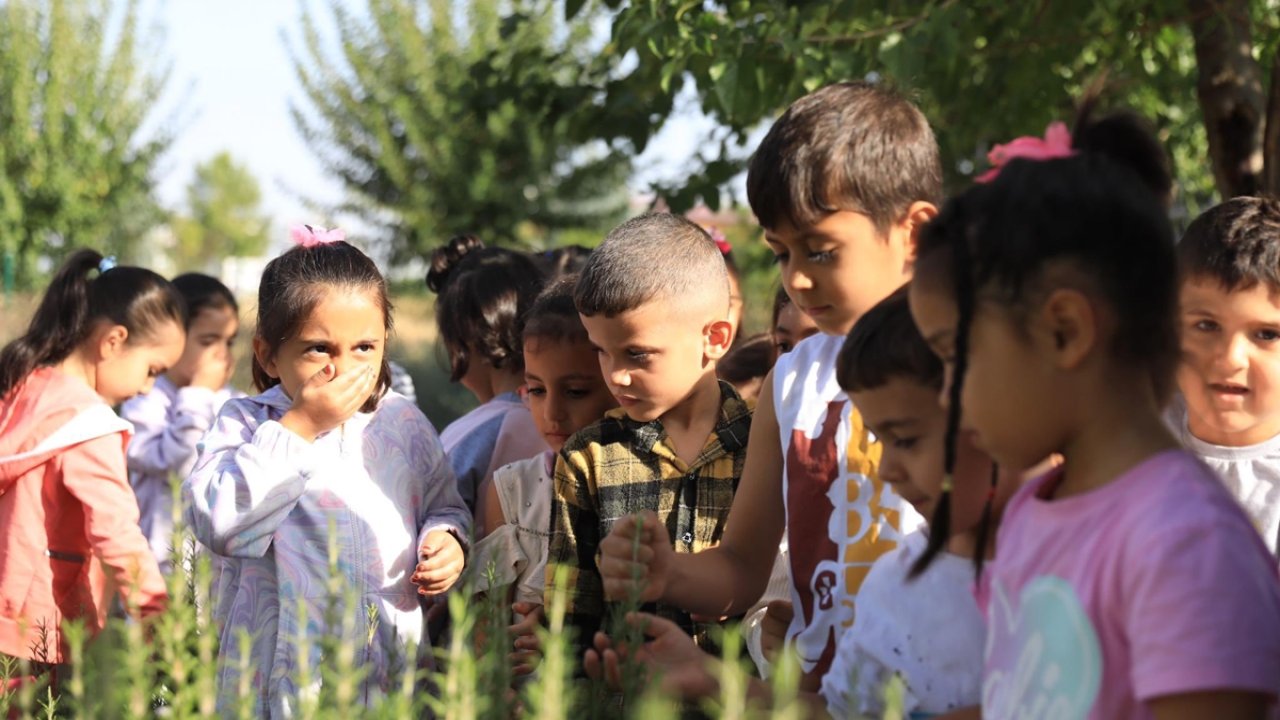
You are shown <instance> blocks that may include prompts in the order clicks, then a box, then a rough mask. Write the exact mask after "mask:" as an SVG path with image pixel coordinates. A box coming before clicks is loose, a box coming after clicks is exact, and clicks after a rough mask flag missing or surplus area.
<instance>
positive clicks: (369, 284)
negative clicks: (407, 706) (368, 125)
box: [182, 227, 470, 717]
mask: <svg viewBox="0 0 1280 720" xmlns="http://www.w3.org/2000/svg"><path fill="white" fill-rule="evenodd" d="M294 238H295V240H296V241H297V242H298V246H297V247H294V248H292V249H290V250H289V251H288V252H286V253H284V254H283V255H281V256H280V257H278V258H276V259H275V260H272V261H271V262H270V263H269V264H268V265H267V268H266V270H265V271H263V274H262V282H261V285H260V286H259V289H258V327H257V331H256V333H255V335H254V338H253V353H254V361H253V377H254V384H255V385H256V386H257V387H258V389H259V390H260V391H261V394H259V395H257V396H255V397H251V398H243V399H236V400H230V401H228V402H227V404H226V405H224V406H223V408H222V410H221V412H219V413H218V418H217V420H216V421H215V422H214V425H213V429H211V430H210V431H209V434H208V435H207V436H205V439H204V442H203V448H202V450H201V453H200V459H199V461H198V462H197V463H196V467H195V469H194V470H193V471H192V472H191V475H190V476H189V477H188V478H187V480H186V482H185V483H183V487H182V490H183V502H184V503H185V505H186V507H187V516H188V522H189V523H190V525H191V527H192V530H193V531H194V533H195V535H196V538H197V539H199V541H200V542H201V543H202V544H204V545H205V546H207V547H208V548H209V549H210V550H212V551H213V552H214V553H215V554H217V555H220V556H222V558H223V559H224V569H223V571H222V576H221V578H220V580H219V584H220V588H219V597H218V598H217V603H216V605H215V609H216V613H217V618H216V619H217V621H218V624H219V631H220V639H221V647H220V650H219V656H218V665H219V668H218V702H219V708H220V711H221V712H228V711H229V709H230V708H231V707H232V706H233V705H232V703H233V702H234V700H235V698H236V697H237V688H238V687H239V685H240V684H241V683H242V682H245V683H248V684H249V685H250V686H251V687H252V688H253V690H254V692H255V693H256V695H257V698H256V701H255V704H254V714H255V715H270V716H271V717H283V716H289V715H290V714H292V713H295V712H296V711H297V701H298V695H299V693H313V692H315V690H316V687H315V684H316V683H318V682H320V681H319V680H314V681H313V684H312V686H310V687H305V688H300V687H298V679H297V678H296V677H295V671H297V670H298V668H299V666H302V665H304V664H305V666H306V667H307V668H309V669H310V672H311V673H312V677H313V678H319V677H320V671H321V668H322V663H323V662H324V660H325V659H324V658H323V657H322V655H321V650H322V648H321V646H320V645H319V643H318V642H317V640H318V639H319V638H320V637H322V636H323V635H326V634H328V635H330V636H333V635H341V636H342V637H343V639H344V640H345V641H347V642H354V643H357V646H358V647H359V648H360V649H361V650H360V652H361V658H360V664H361V666H362V669H364V670H365V671H366V674H365V675H364V676H363V678H362V680H361V685H362V687H361V690H360V692H359V696H360V698H361V699H362V701H371V700H372V699H374V698H376V697H378V696H380V695H381V694H382V693H385V692H387V691H388V690H389V689H390V688H391V687H392V686H393V685H398V683H399V682H400V677H399V673H400V672H401V670H402V668H403V667H404V666H405V664H406V663H412V662H413V657H412V656H411V655H410V654H409V652H408V651H409V648H410V647H411V646H412V645H413V643H415V642H416V641H417V640H418V638H419V637H420V635H421V630H422V624H423V614H422V611H421V608H420V606H419V602H418V594H419V593H421V594H423V595H428V596H434V595H438V594H441V593H443V592H444V591H445V590H447V589H448V588H449V587H450V586H451V585H452V584H453V583H454V581H455V580H456V579H457V577H458V575H459V574H460V573H461V570H462V544H461V543H462V542H463V539H464V538H466V537H467V536H468V531H469V529H470V517H469V516H468V514H467V511H466V506H465V505H463V503H462V499H461V498H459V497H458V494H457V490H456V488H455V486H454V483H453V476H452V473H451V471H450V469H449V465H448V462H447V461H446V460H445V458H444V453H443V450H442V449H441V448H440V443H439V441H438V439H437V438H436V434H435V431H434V430H433V429H432V427H431V424H430V423H429V422H427V419H426V418H425V417H423V415H422V413H421V411H419V410H418V408H417V407H416V406H414V405H413V404H412V403H410V402H408V401H407V400H405V399H404V398H402V397H400V396H398V395H394V394H387V393H386V388H387V384H388V382H389V373H388V371H387V365H386V355H385V345H386V341H387V334H388V332H389V331H390V329H391V307H390V303H389V302H388V301H387V291H386V284H385V282H384V281H383V278H382V276H381V275H380V274H379V273H378V270H377V268H376V267H375V266H374V264H373V262H372V261H370V260H369V258H368V257H366V256H365V255H364V254H363V253H361V252H360V251H359V250H357V249H355V248H354V247H352V246H351V245H348V244H347V243H346V242H344V241H343V240H342V239H341V238H342V236H341V234H340V232H339V231H323V230H313V229H312V228H309V227H306V228H303V229H295V232H294ZM335 544H336V547H334V545H335ZM330 552H333V553H335V554H336V567H337V568H338V569H339V573H340V577H338V578H331V577H330V559H329V555H330ZM419 557H421V559H422V560H421V562H419ZM415 563H416V564H417V570H416V572H415V570H414V566H415ZM411 576H412V577H411ZM331 581H332V582H336V583H337V585H338V593H339V595H338V596H337V597H334V596H332V594H331ZM414 583H417V584H418V585H419V589H418V590H417V591H416V592H415V589H414ZM343 593H354V596H355V600H356V604H355V605H354V606H352V605H349V604H348V601H349V600H350V598H348V597H346V596H345V595H343ZM331 607H332V609H333V612H332V614H330V609H331ZM366 608H368V609H371V611H373V612H376V618H373V619H372V620H370V621H366V620H365V617H366ZM357 619H358V622H357ZM366 622H369V627H364V625H365V623H366ZM350 625H356V627H354V628H352V627H350ZM242 631H248V632H249V633H250V634H251V635H252V636H253V643H252V647H251V650H250V653H251V655H250V657H249V658H240V657H238V656H239V654H240V652H239V641H238V639H237V638H238V634H239V633H240V632H242ZM304 638H305V639H306V640H307V642H308V643H309V645H308V646H307V650H308V651H309V654H308V656H307V657H305V658H303V657H300V654H301V653H302V652H303V648H302V646H301V645H300V643H301V642H302V640H303V639H304ZM242 663H247V665H248V667H249V671H250V672H251V673H252V678H250V679H245V680H241V679H240V678H239V676H238V675H239V670H238V668H239V667H241V665H242Z"/></svg>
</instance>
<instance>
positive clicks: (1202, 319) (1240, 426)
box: [1178, 278, 1280, 447]
mask: <svg viewBox="0 0 1280 720" xmlns="http://www.w3.org/2000/svg"><path fill="white" fill-rule="evenodd" d="M1181 315H1182V365H1181V366H1180V367H1179V370H1178V387H1179V388H1180V389H1181V390H1182V395H1183V397H1185V398H1186V401H1187V419H1188V422H1189V424H1190V428H1191V432H1192V434H1194V435H1195V436H1196V437H1198V438H1200V439H1201V440H1204V441H1205V442H1208V443H1213V444H1215V445H1225V446H1230V447H1239V446H1244V445H1256V444H1257V443H1260V442H1263V441H1265V440H1269V439H1270V438H1273V437H1275V436H1276V435H1277V434H1280V294H1277V293H1275V292H1273V291H1272V290H1271V289H1270V288H1268V287H1267V286H1266V285H1264V284H1258V285H1255V286H1254V287H1252V288H1249V289H1248V290H1236V291H1234V292H1227V291H1226V290H1224V289H1223V288H1222V286H1221V285H1220V284H1219V283H1218V282H1217V281H1216V280H1214V279H1211V278H1201V279H1195V278H1192V279H1189V280H1188V281H1186V282H1184V283H1183V284H1182V291H1181Z"/></svg>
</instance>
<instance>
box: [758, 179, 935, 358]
mask: <svg viewBox="0 0 1280 720" xmlns="http://www.w3.org/2000/svg"><path fill="white" fill-rule="evenodd" d="M922 204H923V203H922ZM929 207H930V208H932V206H929ZM910 217H911V215H910V214H908V215H907V218H910ZM764 238H765V241H766V242H768V243H769V249H771V250H772V251H773V254H774V255H775V256H776V257H777V260H778V266H779V268H780V270H781V272H782V284H783V286H784V287H785V288H786V291H787V295H789V296H790V297H791V301H792V304H793V305H794V306H796V309H797V310H799V311H800V312H801V313H803V314H805V315H808V316H809V317H810V318H812V319H813V321H814V323H815V324H816V325H817V327H818V329H820V330H821V331H822V332H825V333H828V334H832V335H845V334H847V333H848V332H849V329H850V328H852V327H853V324H854V323H855V322H857V320H858V318H859V317H861V316H862V314H863V313H864V312H866V311H867V310H870V309H871V308H872V306H874V305H875V304H876V303H878V302H880V301H881V300H883V299H885V298H886V297H888V296H889V294H890V293H892V292H893V291H894V290H897V289H898V288H900V287H902V284H903V283H905V282H907V281H908V280H910V279H911V265H912V261H913V259H914V257H915V239H914V222H913V221H911V220H909V219H904V220H903V222H901V223H895V224H894V225H893V226H892V227H890V229H889V232H888V234H887V235H886V234H882V233H880V232H879V231H877V230H876V226H875V224H874V223H873V222H872V221H871V218H869V217H867V216H866V215H863V214H862V213H857V212H852V211H848V210H841V211H837V212H834V213H832V214H830V215H828V216H827V217H825V218H823V219H822V221H820V222H818V223H817V224H815V225H813V226H812V227H807V228H796V227H793V226H792V225H790V224H789V223H782V224H781V225H779V226H778V227H776V228H772V229H767V230H765V235H764Z"/></svg>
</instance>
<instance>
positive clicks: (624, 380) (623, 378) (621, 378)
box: [609, 368, 631, 387]
mask: <svg viewBox="0 0 1280 720" xmlns="http://www.w3.org/2000/svg"><path fill="white" fill-rule="evenodd" d="M609 382H610V383H612V384H614V385H617V386H618V387H626V386H628V385H630V384H631V373H630V372H628V371H627V370H626V369H625V368H617V369H615V370H610V371H609Z"/></svg>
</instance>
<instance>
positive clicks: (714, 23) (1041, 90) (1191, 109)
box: [569, 0, 1280, 211]
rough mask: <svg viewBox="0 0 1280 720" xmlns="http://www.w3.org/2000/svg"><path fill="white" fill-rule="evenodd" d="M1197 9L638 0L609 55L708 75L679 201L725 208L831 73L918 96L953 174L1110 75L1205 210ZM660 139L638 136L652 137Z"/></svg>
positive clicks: (1269, 16)
mask: <svg viewBox="0 0 1280 720" xmlns="http://www.w3.org/2000/svg"><path fill="white" fill-rule="evenodd" d="M576 5H577V3H570V5H569V7H570V12H572V8H573V7H574V6H576ZM1248 5H1249V8H1250V12H1251V13H1252V18H1253V25H1254V28H1255V29H1254V36H1255V37H1256V38H1258V39H1259V45H1258V46H1257V47H1256V48H1255V51H1256V54H1259V55H1261V54H1263V53H1267V54H1270V53H1274V52H1275V47H1274V46H1275V38H1276V37H1277V36H1278V34H1280V33H1278V31H1280V14H1277V13H1276V6H1275V4H1274V2H1273V1H1271V0H1250V2H1249V3H1248ZM1197 19H1201V20H1202V19H1203V18H1195V17H1193V16H1192V15H1191V11H1190V10H1189V9H1188V5H1187V3H1186V2H1184V1H1183V0H1107V2H1101V3H1088V4H1085V3H1062V2H1035V3H1010V2H1002V1H1000V0H974V1H972V2H968V1H966V2H959V1H957V0H880V1H879V2H872V3H868V2H862V1H861V0H833V1H832V2H823V3H802V2H792V1H787V0H710V1H706V2H704V1H703V0H680V1H679V2H671V0H635V1H634V2H630V3H627V4H626V5H625V6H624V7H622V8H621V9H620V10H619V11H618V12H617V13H616V14H615V15H614V16H613V20H612V25H611V36H610V42H609V43H608V44H607V45H606V47H605V48H604V50H603V51H602V53H601V59H600V62H602V63H607V62H608V61H609V60H610V59H611V58H618V57H625V56H629V55H633V56H634V57H636V58H637V59H638V63H635V65H634V68H633V69H632V70H631V72H630V73H629V74H627V75H625V76H623V77H621V78H618V79H617V80H616V82H615V85H616V86H618V87H626V88H627V89H628V92H630V93H635V94H641V95H646V94H647V95H654V94H656V95H659V96H661V97H664V98H670V97H672V96H674V94H675V93H676V92H678V91H679V90H680V88H681V87H682V86H683V85H684V84H685V83H690V84H692V86H693V88H694V89H695V90H696V92H697V96H698V98H699V100H700V103H701V107H702V110H703V111H704V112H705V113H707V114H708V115H709V116H711V117H712V118H713V119H714V120H715V121H717V122H718V123H720V125H722V126H723V128H724V129H725V131H726V132H725V134H724V137H723V139H722V141H721V142H720V147H719V148H718V151H717V152H714V153H712V154H710V155H708V156H706V157H703V158H702V160H703V163H702V164H703V170H702V171H701V172H700V173H697V174H696V175H695V177H692V178H690V179H689V180H688V181H687V182H684V183H682V184H680V185H678V186H675V187H669V188H658V189H659V191H660V192H662V193H663V194H664V195H666V196H667V197H668V199H669V201H670V203H671V206H672V208H673V209H675V210H677V211H679V210H683V209H685V208H688V207H690V206H692V204H693V203H694V202H696V201H697V200H698V199H699V198H701V199H703V200H705V201H706V202H707V203H708V204H709V205H712V206H713V207H714V206H715V203H716V202H718V197H719V194H720V191H721V188H722V187H723V186H724V185H725V183H726V182H727V181H728V180H729V179H730V178H732V177H733V176H734V175H735V174H736V173H737V172H740V171H741V170H742V169H743V167H744V160H745V157H746V156H747V154H748V152H749V150H750V149H749V148H745V147H743V145H744V143H745V141H746V138H747V135H748V133H749V132H750V131H751V130H752V129H754V128H756V127H758V126H759V124H760V123H762V122H765V121H768V120H770V119H771V118H772V117H774V116H775V115H776V114H777V113H779V112H781V110H782V109H784V108H785V107H786V106H787V105H788V104H790V103H791V102H792V101H794V100H795V99H797V98H799V97H800V96H802V95H804V94H805V93H807V92H810V91H812V90H815V89H817V88H818V87H820V86H822V85H825V84H828V83H831V82H835V81H839V80H846V79H856V78H864V77H868V76H872V77H874V76H879V77H881V78H884V79H885V80H887V81H889V82H892V83H893V84H895V85H897V86H899V87H902V88H905V89H907V90H909V91H910V92H911V93H912V94H913V95H914V96H915V97H916V98H917V100H918V101H919V102H920V104H921V106H922V108H923V109H924V111H925V113H926V114H927V115H928V117H929V118H930V120H931V121H932V123H933V125H934V127H935V129H936V130H937V133H938V137H939V141H940V144H941V146H942V151H943V156H944V162H945V168H946V170H947V173H948V179H949V181H950V183H951V184H952V185H953V186H958V185H962V184H963V183H965V182H967V177H968V176H969V175H971V174H972V173H973V172H974V171H975V170H980V169H981V168H982V167H983V166H984V164H985V159H984V158H985V153H986V150H987V149H988V148H989V147H990V146H991V145H992V144H993V143H996V142H1004V141H1006V140H1008V139H1010V138H1012V137H1015V136H1018V135H1026V134H1039V133H1041V132H1043V129H1044V128H1045V126H1046V125H1047V124H1048V123H1049V122H1051V121H1053V120H1059V119H1065V120H1068V121H1069V120H1071V118H1072V115H1073V113H1074V109H1075V104H1076V102H1077V101H1078V99H1079V98H1080V97H1081V95H1082V94H1083V93H1084V92H1085V90H1086V89H1087V88H1090V87H1091V86H1092V85H1093V84H1094V83H1097V82H1102V81H1104V80H1105V91H1104V92H1103V101H1104V107H1103V109H1104V110H1105V109H1106V107H1109V106H1118V107H1128V108H1132V109H1134V110H1136V111H1137V112H1139V113H1141V114H1142V115H1144V116H1146V117H1148V118H1150V119H1152V120H1153V121H1154V122H1155V123H1156V125H1157V128H1158V131H1159V134H1160V137H1161V139H1162V140H1164V141H1165V142H1166V143H1167V145H1168V147H1169V148H1170V149H1171V152H1172V155H1173V156H1174V159H1175V161H1176V163H1177V168H1176V170H1177V174H1178V176H1179V179H1180V181H1181V186H1182V190H1183V194H1184V196H1186V197H1188V198H1189V199H1190V201H1191V204H1192V206H1193V209H1194V206H1195V204H1196V203H1198V202H1203V201H1204V200H1206V199H1207V198H1208V197H1209V196H1210V195H1211V194H1212V193H1213V191H1214V180H1213V173H1212V171H1211V168H1210V167H1209V164H1208V162H1207V160H1206V158H1207V142H1206V134H1205V128H1204V126H1203V122H1202V116H1201V112H1200V108H1199V106H1198V104H1197V99H1196V75H1197V63H1196V54H1195V48H1194V46H1193V41H1192V36H1191V31H1190V26H1191V23H1193V22H1195V21H1196V20H1197ZM1264 64H1266V63H1264ZM604 102H605V104H606V105H609V104H614V105H618V106H619V107H622V106H626V105H627V104H628V98H627V96H622V95H619V96H615V95H613V94H611V93H610V94H606V98H605V101H604ZM659 107H663V108H666V109H665V110H664V109H655V110H653V112H654V113H662V114H663V116H662V117H661V118H659V119H658V120H657V121H655V122H652V123H651V124H650V126H649V127H650V129H651V131H656V130H657V129H658V128H659V127H660V126H661V124H662V122H661V121H662V120H665V114H666V113H668V112H669V107H670V106H669V104H668V105H665V106H659ZM1276 121H1278V122H1280V120H1276ZM606 136H607V133H606ZM647 138H648V135H646V134H644V133H640V135H639V136H638V137H636V138H635V140H636V142H637V144H638V145H640V146H643V144H644V143H645V142H646V141H647Z"/></svg>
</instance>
